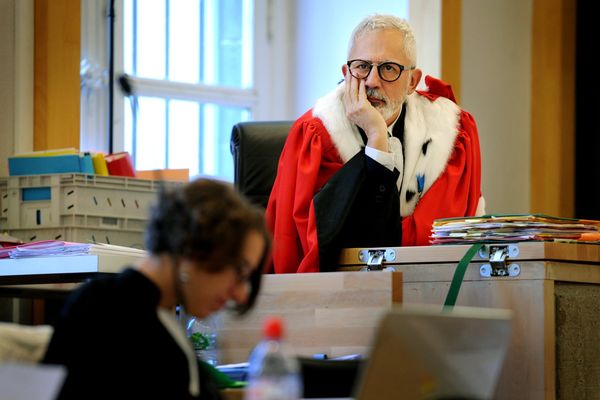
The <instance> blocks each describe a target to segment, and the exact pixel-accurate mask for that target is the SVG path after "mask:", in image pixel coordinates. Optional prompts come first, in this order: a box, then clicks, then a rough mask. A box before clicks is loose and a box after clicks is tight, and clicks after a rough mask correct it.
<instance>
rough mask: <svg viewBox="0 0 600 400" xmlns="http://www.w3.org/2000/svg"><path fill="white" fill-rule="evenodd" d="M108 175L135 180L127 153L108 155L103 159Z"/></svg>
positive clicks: (131, 163) (133, 170)
mask: <svg viewBox="0 0 600 400" xmlns="http://www.w3.org/2000/svg"><path fill="white" fill-rule="evenodd" d="M104 158H105V160H106V167H107V168H108V173H109V175H117V176H129V177H132V178H135V169H134V168H133V162H132V161H131V156H130V155H129V153H128V152H126V151H123V152H120V153H114V154H109V155H108V156H106V157H104Z"/></svg>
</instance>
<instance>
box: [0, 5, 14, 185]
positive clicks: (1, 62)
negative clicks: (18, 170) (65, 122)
mask: <svg viewBox="0 0 600 400" xmlns="http://www.w3.org/2000/svg"><path fill="white" fill-rule="evenodd" d="M14 2H15V0H0V37H1V38H2V40H0V143H1V145H0V160H2V162H1V163H0V176H5V175H8V166H7V164H6V158H7V157H8V156H9V155H11V154H12V152H13V149H14V141H13V132H14V118H15V117H14V115H15V108H14V104H15V103H14V96H15V85H14V77H15V70H14V59H15V57H14V50H15V23H14V14H15V4H14Z"/></svg>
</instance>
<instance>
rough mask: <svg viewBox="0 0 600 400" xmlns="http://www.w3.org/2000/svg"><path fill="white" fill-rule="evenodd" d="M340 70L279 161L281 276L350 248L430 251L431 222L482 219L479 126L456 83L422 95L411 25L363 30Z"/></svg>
mask: <svg viewBox="0 0 600 400" xmlns="http://www.w3.org/2000/svg"><path fill="white" fill-rule="evenodd" d="M342 73H343V75H344V80H343V81H342V82H341V83H340V84H339V85H338V86H337V87H336V88H335V90H333V91H332V92H331V93H329V94H327V95H326V96H324V97H322V98H321V99H319V100H318V101H317V102H316V104H315V106H314V107H313V108H312V109H311V110H309V111H308V112H306V113H305V114H304V115H303V116H301V117H300V118H299V119H298V120H297V121H296V122H295V123H294V125H293V126H292V128H291V130H290V133H289V136H288V139H287V141H286V144H285V146H284V149H283V152H282V154H281V158H280V160H279V166H278V171H277V178H276V180H275V184H274V186H273V190H272V192H271V197H270V198H269V203H268V206H267V211H266V218H267V224H268V226H269V227H270V229H271V232H272V233H273V238H274V248H273V263H274V272H276V273H291V272H317V271H330V270H334V269H336V264H337V261H338V257H339V253H340V250H341V249H342V248H346V247H373V246H377V247H382V246H422V245H428V244H429V235H430V231H431V225H432V222H433V220H435V219H438V218H449V217H463V216H470V215H481V214H483V213H484V204H485V203H484V199H483V197H482V195H481V161H480V150H479V138H478V135H477V127H476V125H475V121H474V119H473V117H472V116H471V115H470V114H469V113H467V112H465V111H463V110H461V109H460V108H459V107H458V105H456V103H455V99H454V95H453V93H452V89H451V88H450V86H449V85H447V84H446V83H444V82H442V81H440V80H438V79H435V78H432V77H429V76H427V77H426V78H425V83H426V85H427V86H428V90H427V91H417V90H416V87H417V85H418V83H419V81H420V80H421V74H422V73H421V70H420V69H418V68H416V45H415V38H414V34H413V32H412V29H411V28H410V26H409V25H408V23H407V22H406V21H405V20H403V19H400V18H398V17H395V16H391V15H379V14H375V15H371V16H369V17H367V18H365V19H364V20H363V21H362V22H360V23H359V25H358V26H357V27H356V28H355V29H354V31H353V33H352V36H351V39H350V44H349V49H348V61H347V62H346V64H344V65H342Z"/></svg>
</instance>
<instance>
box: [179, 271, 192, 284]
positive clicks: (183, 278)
mask: <svg viewBox="0 0 600 400" xmlns="http://www.w3.org/2000/svg"><path fill="white" fill-rule="evenodd" d="M189 280H190V276H189V275H188V273H187V271H179V282H181V283H187V282H188V281H189Z"/></svg>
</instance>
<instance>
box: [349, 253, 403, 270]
mask: <svg viewBox="0 0 600 400" xmlns="http://www.w3.org/2000/svg"><path fill="white" fill-rule="evenodd" d="M358 259H359V260H360V261H362V262H366V263H367V266H366V267H364V268H362V269H361V270H364V271H381V270H383V269H385V268H384V266H383V263H385V262H391V261H394V260H395V259H396V252H395V251H394V250H393V249H384V250H360V251H359V252H358Z"/></svg>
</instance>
